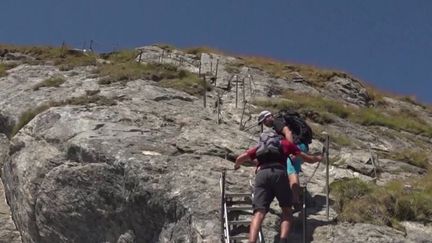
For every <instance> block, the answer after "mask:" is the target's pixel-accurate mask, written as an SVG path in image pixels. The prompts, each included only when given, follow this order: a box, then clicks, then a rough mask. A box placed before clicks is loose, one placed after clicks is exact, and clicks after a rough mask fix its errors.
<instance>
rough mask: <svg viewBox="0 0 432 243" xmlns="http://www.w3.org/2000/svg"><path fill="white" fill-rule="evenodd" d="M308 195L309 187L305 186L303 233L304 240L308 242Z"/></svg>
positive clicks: (304, 242)
mask: <svg viewBox="0 0 432 243" xmlns="http://www.w3.org/2000/svg"><path fill="white" fill-rule="evenodd" d="M306 195H307V187H306V186H305V187H303V216H302V221H303V235H302V242H303V243H306V241H307V239H306V237H307V204H306Z"/></svg>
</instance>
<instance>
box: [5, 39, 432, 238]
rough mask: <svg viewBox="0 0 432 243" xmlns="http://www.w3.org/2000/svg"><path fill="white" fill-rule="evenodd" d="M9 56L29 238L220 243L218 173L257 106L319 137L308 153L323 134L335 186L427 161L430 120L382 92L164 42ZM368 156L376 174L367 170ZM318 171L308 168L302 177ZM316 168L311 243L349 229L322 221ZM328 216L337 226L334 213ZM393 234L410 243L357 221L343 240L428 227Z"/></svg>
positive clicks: (330, 75) (16, 157) (243, 173)
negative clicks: (301, 122)
mask: <svg viewBox="0 0 432 243" xmlns="http://www.w3.org/2000/svg"><path fill="white" fill-rule="evenodd" d="M5 50H7V51H3V52H2V53H3V54H2V58H3V60H2V65H4V66H5V67H7V68H5V69H7V71H5V74H4V75H3V77H1V78H0V86H1V87H2V88H1V89H0V90H1V91H0V97H1V99H0V100H1V103H0V104H1V106H0V107H1V110H0V132H2V133H4V134H6V135H7V136H8V138H2V141H5V143H4V144H6V145H2V146H3V147H8V149H9V150H10V152H9V153H7V155H5V156H4V159H3V161H2V163H3V164H4V166H3V170H2V180H3V183H4V185H5V192H6V197H7V199H8V202H9V204H10V208H11V212H12V216H13V219H14V222H15V225H16V226H17V228H18V230H19V232H20V233H21V237H22V240H23V241H24V242H62V241H68V240H70V241H76V242H99V241H108V242H117V241H120V239H121V240H128V241H126V242H134V241H136V242H154V241H160V242H173V241H192V242H195V241H197V242H202V241H207V242H216V241H218V238H219V237H220V229H219V224H220V223H219V218H218V210H219V203H220V201H219V200H220V199H219V176H220V173H221V172H222V170H223V169H224V168H232V166H233V164H232V163H231V162H230V160H231V161H232V160H233V159H234V158H235V156H236V155H237V154H239V153H240V152H242V151H243V150H244V149H246V148H247V147H249V146H251V145H252V144H254V143H255V140H256V138H257V135H258V134H259V128H258V127H256V126H255V127H254V124H255V121H256V115H257V114H258V113H259V111H260V110H261V109H274V110H276V109H277V108H285V107H291V108H295V109H298V110H299V111H300V112H301V113H302V114H303V115H304V116H305V117H307V118H308V121H309V122H310V124H311V125H312V126H313V128H314V130H315V133H316V139H315V140H314V142H313V144H312V146H311V149H312V151H320V150H321V148H322V141H320V139H322V138H323V135H322V134H321V131H327V132H328V133H329V134H330V139H331V140H330V141H331V150H330V155H331V162H332V163H333V164H332V167H331V176H330V180H331V181H332V182H333V181H339V180H340V179H343V178H360V179H362V180H363V181H376V183H377V184H378V185H385V184H386V183H387V182H389V181H391V180H392V179H398V180H404V181H406V183H407V184H408V183H409V182H410V180H411V178H416V177H419V175H424V174H426V171H427V169H426V168H427V167H428V166H429V164H430V157H428V156H422V155H429V154H430V152H431V146H430V145H431V143H432V135H431V134H432V132H431V131H432V128H431V127H432V113H431V111H430V110H429V109H428V108H427V107H425V106H422V105H420V104H416V103H415V102H412V100H403V99H399V98H397V97H385V96H378V95H377V94H376V93H373V92H371V90H369V88H367V87H366V86H365V84H363V83H362V82H361V81H358V80H355V79H353V78H351V77H350V76H349V75H347V74H345V73H342V72H335V71H328V70H319V69H314V68H311V67H306V66H302V65H288V64H283V63H277V62H274V61H271V60H263V59H259V58H247V57H232V56H225V55H221V54H212V53H207V52H206V53H201V51H202V50H188V52H189V53H187V52H185V51H182V50H177V49H174V48H171V47H166V46H165V47H159V46H148V47H142V48H137V50H136V51H128V52H121V53H112V54H109V55H102V56H101V57H99V56H97V55H87V54H83V53H80V52H77V51H72V50H51V49H49V50H50V51H47V50H46V49H42V51H35V50H38V49H37V48H36V49H20V48H19V47H15V48H11V47H7V48H5ZM41 53H44V55H42V54H41ZM47 53H48V54H47ZM138 63H142V64H138ZM216 70H217V71H216ZM216 72H217V74H216ZM199 74H200V75H199ZM204 77H205V81H204ZM49 78H57V80H61V82H52V80H51V81H49ZM47 80H48V81H47ZM204 91H206V99H205V105H206V107H204V100H203V96H202V94H203V93H204ZM218 100H219V102H218ZM217 104H218V107H219V108H218V107H217V106H216V105H217ZM218 109H220V114H219V116H218V112H217V111H218ZM218 117H219V118H220V122H219V123H220V124H218V121H217V118H218ZM240 128H242V129H240ZM245 128H250V129H248V130H246V129H245ZM377 156H378V158H379V159H378V162H379V167H377V168H376V167H374V166H373V164H371V163H370V161H371V157H374V158H376V157H377ZM314 166H315V165H305V166H304V175H305V178H304V180H303V181H306V180H307V179H310V178H309V177H310V176H311V175H312V171H313V170H314V168H315V167H314ZM323 169H324V165H323V164H321V165H320V167H319V169H318V171H317V173H316V175H315V176H314V177H313V178H311V181H310V183H309V184H308V190H309V191H310V193H311V195H310V197H311V198H313V200H312V201H311V202H312V204H311V212H312V213H311V215H310V217H309V222H310V226H311V227H310V232H309V234H310V237H311V238H312V239H313V241H315V242H327V241H335V240H338V239H340V237H341V234H342V235H343V234H344V233H343V232H347V231H348V230H347V225H346V224H345V223H336V222H335V221H332V222H327V220H326V219H325V217H324V215H325V214H324V212H325V211H324V210H325V209H324V208H323V204H322V198H323V195H324V194H323V191H324V182H325V171H324V170H323ZM253 171H254V169H253V168H252V167H242V169H241V170H240V171H238V172H231V173H228V180H229V181H230V183H232V186H233V187H234V188H236V189H239V190H241V189H243V190H244V188H248V181H249V178H251V177H253ZM412 186H414V184H412ZM416 188H417V187H416ZM334 200H335V202H338V198H334ZM333 209H334V210H333ZM333 209H332V210H331V216H332V218H334V217H336V216H337V215H338V213H339V211H338V210H340V209H338V208H337V207H334V208H333ZM274 210H275V211H274V212H275V213H277V212H278V211H277V210H278V209H277V207H274ZM426 210H428V209H426ZM341 212H342V213H343V211H341ZM425 212H428V211H425ZM341 215H342V214H341ZM429 215H430V214H429ZM426 216H428V215H426ZM339 218H340V217H339ZM414 219H416V218H414ZM277 222H278V216H277V214H269V215H268V217H267V220H266V223H265V226H264V231H265V234H266V238H267V239H268V240H271V239H273V237H275V235H276V234H277V226H276V225H277V224H278V223H277ZM422 222H423V221H422ZM400 225H405V226H404V227H405V230H406V232H407V234H403V233H401V232H399V231H397V230H394V229H391V228H389V227H387V226H380V228H376V227H377V226H373V225H371V224H355V225H354V226H352V227H351V228H352V230H350V231H349V232H350V237H347V238H345V239H346V240H347V242H348V241H350V242H363V239H364V238H362V237H363V236H362V237H360V236H361V235H364V232H378V233H370V235H369V236H368V240H369V241H371V242H373V241H375V242H393V241H416V240H418V238H416V237H420V238H421V237H422V236H421V235H422V234H419V233H418V232H419V231H425V232H427V230H428V229H427V228H426V229H424V228H422V226H419V225H416V224H414V223H413V224H409V225H408V223H406V222H405V221H401V223H400V224H399V223H393V227H396V228H397V227H399V226H400ZM406 225H408V226H406ZM275 229H276V230H275ZM372 229H377V230H376V231H372ZM399 229H400V227H399ZM329 231H331V232H336V233H333V234H330V233H326V232H329ZM341 232H342V233H341ZM424 234H425V236H424V237H425V239H427V237H430V234H428V233H424ZM300 235H301V234H300V233H299V232H294V233H293V234H292V236H291V237H293V239H294V238H295V239H299V237H300ZM338 241H339V240H338Z"/></svg>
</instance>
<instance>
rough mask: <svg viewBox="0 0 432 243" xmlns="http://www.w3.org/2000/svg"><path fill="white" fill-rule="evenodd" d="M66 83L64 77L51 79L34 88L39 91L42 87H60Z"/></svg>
mask: <svg viewBox="0 0 432 243" xmlns="http://www.w3.org/2000/svg"><path fill="white" fill-rule="evenodd" d="M65 81H66V80H65V79H64V78H62V77H51V78H48V79H45V80H43V81H42V82H40V83H38V84H36V85H35V86H33V90H39V89H40V88H42V87H60V85H62V84H63V83H64V82H65Z"/></svg>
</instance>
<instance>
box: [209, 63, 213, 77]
mask: <svg viewBox="0 0 432 243" xmlns="http://www.w3.org/2000/svg"><path fill="white" fill-rule="evenodd" d="M210 74H211V75H213V60H211V61H210Z"/></svg>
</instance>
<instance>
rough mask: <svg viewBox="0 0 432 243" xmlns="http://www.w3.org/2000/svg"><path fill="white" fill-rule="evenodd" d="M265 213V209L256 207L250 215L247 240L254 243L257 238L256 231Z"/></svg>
mask: <svg viewBox="0 0 432 243" xmlns="http://www.w3.org/2000/svg"><path fill="white" fill-rule="evenodd" d="M265 215H266V210H265V209H257V210H255V212H254V215H253V217H252V222H251V224H250V227H249V242H253V243H255V242H256V240H257V238H258V232H259V230H260V227H261V224H262V222H263V220H264V217H265Z"/></svg>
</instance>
